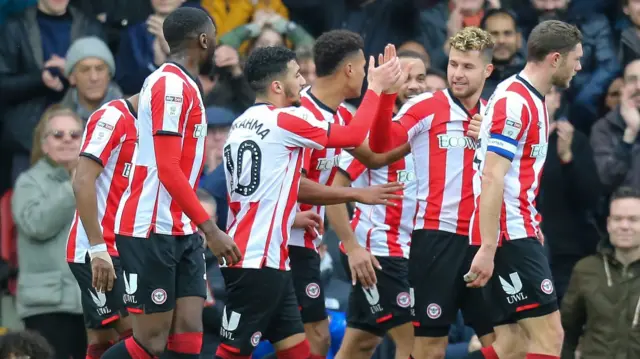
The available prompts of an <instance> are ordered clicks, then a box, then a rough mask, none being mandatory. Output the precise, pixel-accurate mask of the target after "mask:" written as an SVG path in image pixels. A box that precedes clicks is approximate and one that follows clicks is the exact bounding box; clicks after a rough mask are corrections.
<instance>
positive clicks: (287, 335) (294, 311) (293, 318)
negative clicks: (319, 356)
mask: <svg viewBox="0 0 640 359" xmlns="http://www.w3.org/2000/svg"><path fill="white" fill-rule="evenodd" d="M277 272H278V273H276V274H275V275H277V276H278V277H279V278H281V279H279V281H280V282H282V283H283V288H282V293H283V295H282V296H281V297H280V298H279V302H278V303H277V306H276V308H277V309H276V310H275V312H274V315H273V317H272V318H271V321H270V323H269V327H268V328H267V331H266V333H265V336H264V337H265V339H267V340H269V341H270V342H271V343H272V344H273V347H274V349H275V351H276V357H277V358H278V359H301V358H314V355H313V354H312V352H311V346H310V345H309V341H308V340H307V338H306V337H305V329H304V327H303V325H302V319H301V317H300V310H298V300H297V298H296V293H295V289H294V287H293V278H292V276H291V272H284V271H277ZM252 339H253V338H252ZM255 343H256V345H257V341H256V342H255Z"/></svg>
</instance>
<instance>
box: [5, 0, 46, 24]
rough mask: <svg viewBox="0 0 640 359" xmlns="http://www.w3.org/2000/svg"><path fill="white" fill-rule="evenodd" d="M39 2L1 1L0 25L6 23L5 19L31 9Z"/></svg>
mask: <svg viewBox="0 0 640 359" xmlns="http://www.w3.org/2000/svg"><path fill="white" fill-rule="evenodd" d="M37 2H38V1H37V0H0V24H2V23H3V22H4V18H5V17H7V16H10V15H13V14H15V13H18V12H20V11H22V10H24V9H26V8H28V7H31V6H32V5H35V4H36V3H37Z"/></svg>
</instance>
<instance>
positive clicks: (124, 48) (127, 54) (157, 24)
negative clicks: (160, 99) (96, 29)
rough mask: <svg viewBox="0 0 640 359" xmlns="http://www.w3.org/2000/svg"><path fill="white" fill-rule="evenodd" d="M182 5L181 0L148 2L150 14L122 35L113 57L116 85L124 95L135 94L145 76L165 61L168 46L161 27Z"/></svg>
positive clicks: (152, 0) (154, 0)
mask: <svg viewBox="0 0 640 359" xmlns="http://www.w3.org/2000/svg"><path fill="white" fill-rule="evenodd" d="M182 3H184V0H151V6H152V7H153V14H151V15H149V17H148V18H147V20H146V21H144V22H139V23H137V24H133V25H130V26H129V27H127V28H126V29H125V30H124V31H123V32H122V37H121V39H120V46H119V48H118V52H117V54H116V68H117V69H118V71H117V72H116V82H117V83H118V85H120V88H121V89H122V91H123V92H124V93H125V94H127V95H133V94H136V93H138V91H140V88H141V87H142V84H143V83H144V80H145V79H146V78H147V76H149V75H150V74H151V73H152V72H153V71H155V70H156V69H157V68H158V66H160V65H162V64H163V63H164V62H165V61H166V60H167V55H168V54H169V45H168V44H167V41H166V40H165V39H164V35H163V33H162V24H163V23H164V19H165V18H166V17H167V16H168V15H169V14H170V13H172V12H173V10H175V9H177V8H179V7H180V6H181V5H182Z"/></svg>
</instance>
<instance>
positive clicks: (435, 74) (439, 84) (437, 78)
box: [425, 68, 448, 93]
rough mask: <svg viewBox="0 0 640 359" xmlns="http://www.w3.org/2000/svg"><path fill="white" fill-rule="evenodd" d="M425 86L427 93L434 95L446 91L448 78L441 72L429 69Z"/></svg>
mask: <svg viewBox="0 0 640 359" xmlns="http://www.w3.org/2000/svg"><path fill="white" fill-rule="evenodd" d="M425 85H426V86H427V92H432V93H433V92H436V91H440V90H444V89H446V88H447V87H448V86H447V76H446V75H445V74H444V72H442V71H440V70H437V69H432V68H429V69H427V76H426V78H425Z"/></svg>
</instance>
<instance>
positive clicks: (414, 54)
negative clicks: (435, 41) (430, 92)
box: [398, 50, 429, 68]
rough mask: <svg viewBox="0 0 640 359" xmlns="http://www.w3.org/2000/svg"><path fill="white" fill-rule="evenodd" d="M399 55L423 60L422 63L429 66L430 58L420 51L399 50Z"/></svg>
mask: <svg viewBox="0 0 640 359" xmlns="http://www.w3.org/2000/svg"><path fill="white" fill-rule="evenodd" d="M398 57H399V58H402V57H404V58H410V59H418V60H421V61H422V63H423V64H424V67H425V68H429V59H428V58H427V57H426V56H424V55H423V54H421V53H419V52H416V51H412V50H400V51H398Z"/></svg>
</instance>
